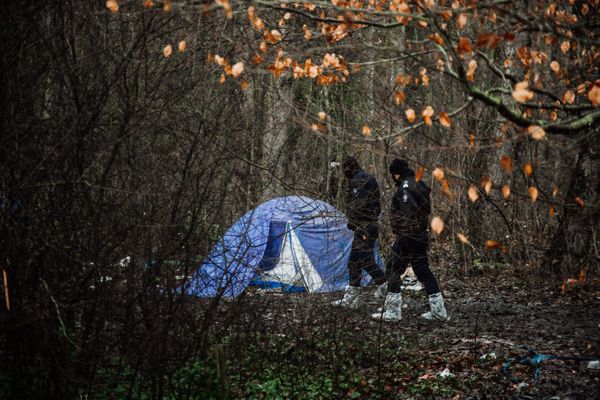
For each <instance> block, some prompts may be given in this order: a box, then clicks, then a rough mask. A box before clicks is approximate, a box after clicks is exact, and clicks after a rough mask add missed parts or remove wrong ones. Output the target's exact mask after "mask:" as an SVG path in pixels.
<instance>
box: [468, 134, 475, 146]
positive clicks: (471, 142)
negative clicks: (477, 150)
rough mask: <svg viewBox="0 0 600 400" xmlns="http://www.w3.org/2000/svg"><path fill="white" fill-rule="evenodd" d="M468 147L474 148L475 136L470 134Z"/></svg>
mask: <svg viewBox="0 0 600 400" xmlns="http://www.w3.org/2000/svg"><path fill="white" fill-rule="evenodd" d="M469 146H475V135H473V134H472V133H471V134H470V135H469Z"/></svg>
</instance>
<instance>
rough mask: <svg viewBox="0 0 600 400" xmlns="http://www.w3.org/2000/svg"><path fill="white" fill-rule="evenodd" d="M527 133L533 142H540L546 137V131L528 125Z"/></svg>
mask: <svg viewBox="0 0 600 400" xmlns="http://www.w3.org/2000/svg"><path fill="white" fill-rule="evenodd" d="M527 133H529V134H530V135H531V137H532V138H533V139H535V140H542V139H544V138H545V137H546V131H544V128H542V127H541V126H539V125H530V126H529V127H528V128H527Z"/></svg>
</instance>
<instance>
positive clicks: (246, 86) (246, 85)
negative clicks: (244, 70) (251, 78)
mask: <svg viewBox="0 0 600 400" xmlns="http://www.w3.org/2000/svg"><path fill="white" fill-rule="evenodd" d="M241 86H242V90H243V91H244V92H245V91H246V89H248V81H246V80H245V79H244V80H243V81H242V83H241Z"/></svg>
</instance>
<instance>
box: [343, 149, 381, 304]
mask: <svg viewBox="0 0 600 400" xmlns="http://www.w3.org/2000/svg"><path fill="white" fill-rule="evenodd" d="M342 170H343V173H344V177H345V178H346V182H345V183H346V185H345V189H346V190H345V199H346V216H347V217H348V228H349V229H350V230H351V231H353V232H354V240H353V241H352V249H351V251H350V259H349V261H348V272H349V276H350V279H349V280H350V282H349V285H348V287H347V288H346V291H345V293H344V297H342V298H341V299H340V300H336V301H334V302H333V304H334V305H338V306H342V307H348V308H356V307H358V305H359V300H358V299H359V297H358V294H359V288H360V283H361V279H362V272H363V270H364V271H366V272H367V273H368V274H369V275H371V278H373V281H374V282H375V283H376V284H377V285H380V286H382V285H383V284H384V283H385V280H386V278H385V274H384V272H383V270H382V269H381V268H379V266H378V265H377V263H376V262H375V253H374V251H373V247H374V245H375V241H376V240H377V237H378V236H379V223H378V218H379V214H381V203H380V199H379V197H380V196H379V185H378V184H377V180H375V178H374V177H373V176H372V175H369V174H368V173H366V172H365V171H364V170H363V169H362V168H361V167H360V165H359V163H358V161H357V160H356V159H355V158H354V157H347V158H346V159H345V160H344V162H343V163H342Z"/></svg>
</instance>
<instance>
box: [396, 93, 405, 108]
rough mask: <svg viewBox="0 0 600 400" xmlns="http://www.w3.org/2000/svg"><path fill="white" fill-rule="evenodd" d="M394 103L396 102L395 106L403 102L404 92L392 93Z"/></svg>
mask: <svg viewBox="0 0 600 400" xmlns="http://www.w3.org/2000/svg"><path fill="white" fill-rule="evenodd" d="M394 103H396V105H397V106H399V105H400V104H402V103H404V93H402V92H400V91H396V93H394Z"/></svg>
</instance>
